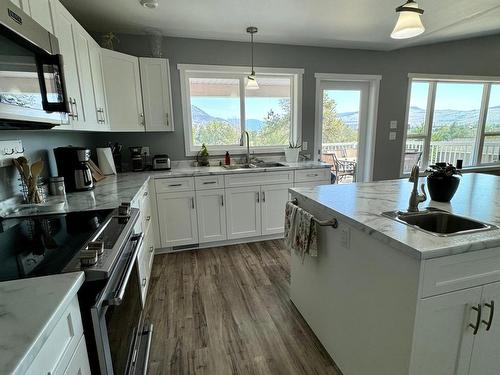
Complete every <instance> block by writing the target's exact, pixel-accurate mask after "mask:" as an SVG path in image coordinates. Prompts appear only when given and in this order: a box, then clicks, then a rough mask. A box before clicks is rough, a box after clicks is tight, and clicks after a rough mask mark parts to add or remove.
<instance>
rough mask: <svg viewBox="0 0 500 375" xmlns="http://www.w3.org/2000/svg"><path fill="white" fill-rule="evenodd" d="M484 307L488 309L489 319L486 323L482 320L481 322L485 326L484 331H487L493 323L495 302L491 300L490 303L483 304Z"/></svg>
mask: <svg viewBox="0 0 500 375" xmlns="http://www.w3.org/2000/svg"><path fill="white" fill-rule="evenodd" d="M484 305H485V306H486V307H488V308H489V309H490V317H489V318H488V321H486V320H482V321H481V322H482V323H483V324H486V330H487V331H489V330H490V328H491V324H492V323H493V316H494V315H495V301H493V300H492V301H491V302H490V303H485V304H484Z"/></svg>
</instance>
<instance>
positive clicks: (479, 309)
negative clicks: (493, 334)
mask: <svg viewBox="0 0 500 375" xmlns="http://www.w3.org/2000/svg"><path fill="white" fill-rule="evenodd" d="M472 310H474V311H475V312H477V317H476V324H475V325H474V324H472V323H469V327H471V328H472V329H473V330H474V332H472V334H473V335H474V336H475V335H477V331H479V326H480V325H481V314H482V306H481V304H480V303H478V304H477V306H472Z"/></svg>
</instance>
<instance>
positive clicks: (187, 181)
mask: <svg viewBox="0 0 500 375" xmlns="http://www.w3.org/2000/svg"><path fill="white" fill-rule="evenodd" d="M155 188H156V193H157V194H159V193H173V192H176V191H190V190H194V177H175V178H159V179H156V180H155Z"/></svg>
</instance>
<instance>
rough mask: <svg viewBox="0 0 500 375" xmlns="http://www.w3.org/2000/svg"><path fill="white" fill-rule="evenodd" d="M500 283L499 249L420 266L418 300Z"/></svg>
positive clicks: (452, 257)
mask: <svg viewBox="0 0 500 375" xmlns="http://www.w3.org/2000/svg"><path fill="white" fill-rule="evenodd" d="M495 281H500V248H494V249H487V250H481V251H472V252H469V253H464V254H457V255H451V256H447V257H442V258H436V259H429V260H425V261H424V262H423V281H422V297H429V296H433V295H436V294H442V293H447V292H451V291H454V290H459V289H465V288H471V287H474V286H478V285H484V284H487V283H492V282H495Z"/></svg>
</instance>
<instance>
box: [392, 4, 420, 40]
mask: <svg viewBox="0 0 500 375" xmlns="http://www.w3.org/2000/svg"><path fill="white" fill-rule="evenodd" d="M396 13H399V17H398V22H396V26H395V27H394V30H392V33H391V38H393V39H407V38H413V37H415V36H417V35H420V34H422V33H423V32H424V31H425V27H424V25H423V24H422V20H421V19H420V16H421V15H422V14H424V10H423V9H420V8H419V7H418V4H417V3H416V2H415V1H414V0H408V1H407V2H406V3H405V4H403V5H401V6H400V7H397V8H396Z"/></svg>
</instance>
